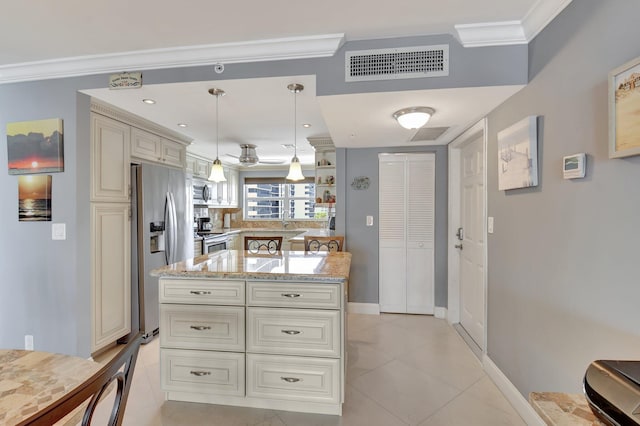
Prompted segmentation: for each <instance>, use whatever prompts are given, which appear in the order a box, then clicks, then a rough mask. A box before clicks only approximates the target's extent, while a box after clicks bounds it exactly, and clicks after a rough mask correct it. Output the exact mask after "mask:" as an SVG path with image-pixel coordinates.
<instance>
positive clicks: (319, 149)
mask: <svg viewBox="0 0 640 426" xmlns="http://www.w3.org/2000/svg"><path fill="white" fill-rule="evenodd" d="M309 143H310V144H311V145H312V146H313V148H314V149H315V150H316V155H315V165H316V203H323V204H324V203H331V204H333V203H335V202H336V197H337V193H336V148H335V146H334V145H333V141H332V140H331V138H309Z"/></svg>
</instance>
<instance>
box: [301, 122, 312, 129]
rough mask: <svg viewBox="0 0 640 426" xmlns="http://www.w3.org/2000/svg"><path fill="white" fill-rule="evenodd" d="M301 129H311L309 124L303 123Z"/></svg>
mask: <svg viewBox="0 0 640 426" xmlns="http://www.w3.org/2000/svg"><path fill="white" fill-rule="evenodd" d="M302 127H304V128H305V129H308V128H309V127H311V124H309V123H304V124H303V125H302Z"/></svg>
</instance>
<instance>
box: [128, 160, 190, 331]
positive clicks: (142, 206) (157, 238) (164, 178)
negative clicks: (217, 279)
mask: <svg viewBox="0 0 640 426" xmlns="http://www.w3.org/2000/svg"><path fill="white" fill-rule="evenodd" d="M190 189H191V188H190V185H189V183H188V182H187V180H186V176H185V174H184V172H182V171H180V170H175V169H171V168H168V167H163V166H156V165H150V164H141V165H131V233H132V234H131V310H132V312H131V330H132V333H136V331H137V330H140V331H142V333H143V335H144V339H143V343H147V342H149V341H150V340H151V339H153V337H154V336H155V335H157V334H158V327H159V324H160V315H159V301H158V294H159V288H158V278H157V277H152V276H151V275H149V272H150V271H151V270H153V269H155V268H159V267H161V266H164V265H168V264H171V263H175V262H179V261H181V260H185V259H188V258H192V257H193V225H192V223H193V206H192V200H191V197H192V194H191V190H190Z"/></svg>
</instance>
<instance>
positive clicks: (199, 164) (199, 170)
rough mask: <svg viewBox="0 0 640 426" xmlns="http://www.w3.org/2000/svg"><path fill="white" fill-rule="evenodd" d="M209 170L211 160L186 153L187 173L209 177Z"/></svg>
mask: <svg viewBox="0 0 640 426" xmlns="http://www.w3.org/2000/svg"><path fill="white" fill-rule="evenodd" d="M210 172H211V161H209V160H205V159H204V158H200V157H196V156H195V155H191V154H187V173H191V175H192V176H193V177H195V178H200V179H209V173H210Z"/></svg>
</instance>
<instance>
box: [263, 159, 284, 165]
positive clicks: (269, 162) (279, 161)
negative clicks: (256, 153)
mask: <svg viewBox="0 0 640 426" xmlns="http://www.w3.org/2000/svg"><path fill="white" fill-rule="evenodd" d="M286 162H287V161H286V160H262V159H260V160H258V163H260V164H284V163H286Z"/></svg>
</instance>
